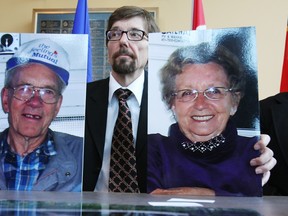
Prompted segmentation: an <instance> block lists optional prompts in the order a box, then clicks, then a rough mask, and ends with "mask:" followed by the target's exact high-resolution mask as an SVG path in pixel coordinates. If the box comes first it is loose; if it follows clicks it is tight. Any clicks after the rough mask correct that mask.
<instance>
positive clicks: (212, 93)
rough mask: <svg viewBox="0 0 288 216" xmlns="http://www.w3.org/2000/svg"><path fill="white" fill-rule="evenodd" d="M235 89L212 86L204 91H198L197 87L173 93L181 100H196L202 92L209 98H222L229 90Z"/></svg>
mask: <svg viewBox="0 0 288 216" xmlns="http://www.w3.org/2000/svg"><path fill="white" fill-rule="evenodd" d="M232 91H233V89H231V88H230V89H228V88H225V87H210V88H208V89H206V90H204V91H198V90H196V89H182V90H179V91H176V92H174V93H172V96H173V97H176V98H177V99H178V100H179V101H181V102H188V101H194V100H196V98H197V97H198V96H199V93H202V94H203V95H204V96H205V97H206V98H207V99H208V100H220V99H222V98H223V97H225V96H226V94H227V92H232Z"/></svg>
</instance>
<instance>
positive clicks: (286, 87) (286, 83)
mask: <svg viewBox="0 0 288 216" xmlns="http://www.w3.org/2000/svg"><path fill="white" fill-rule="evenodd" d="M280 92H288V24H287V28H286V41H285V50H284V59H283V66H282V77H281V84H280Z"/></svg>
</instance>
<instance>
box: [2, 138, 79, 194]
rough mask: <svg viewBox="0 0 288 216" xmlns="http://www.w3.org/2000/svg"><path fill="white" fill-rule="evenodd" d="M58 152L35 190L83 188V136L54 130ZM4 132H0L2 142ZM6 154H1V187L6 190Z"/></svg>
mask: <svg viewBox="0 0 288 216" xmlns="http://www.w3.org/2000/svg"><path fill="white" fill-rule="evenodd" d="M53 137H54V142H55V149H56V151H57V154H56V155H55V156H53V157H51V158H50V161H49V163H48V164H47V167H46V169H45V170H44V171H43V173H42V174H41V176H40V177H39V179H38V180H37V182H36V183H35V185H34V186H33V189H32V190H34V191H73V192H80V191H81V189H82V154H83V138H81V137H77V136H73V135H70V134H65V133H61V132H53ZM2 139H3V132H2V133H0V142H1V141H2ZM3 160H4V154H2V155H0V189H1V190H6V189H7V188H6V183H5V177H4V173H3Z"/></svg>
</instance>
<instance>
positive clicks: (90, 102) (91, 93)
mask: <svg viewBox="0 0 288 216" xmlns="http://www.w3.org/2000/svg"><path fill="white" fill-rule="evenodd" d="M147 92H148V91H147V73H146V72H145V81H144V88H143V95H142V102H141V107H140V116H139V124H138V130H137V140H136V160H137V164H136V166H137V171H138V173H137V176H138V184H139V187H140V191H141V192H142V193H145V192H146V186H147V184H146V176H147V167H146V163H147V99H148V98H147V94H148V93H147ZM108 93H109V78H107V79H104V80H99V81H95V82H92V83H88V85H87V96H86V122H85V148H84V174H83V190H84V191H93V190H94V189H95V185H96V182H97V179H98V176H99V173H100V170H101V167H102V160H103V151H104V144H105V132H106V120H107V107H108ZM111 130H113V128H111Z"/></svg>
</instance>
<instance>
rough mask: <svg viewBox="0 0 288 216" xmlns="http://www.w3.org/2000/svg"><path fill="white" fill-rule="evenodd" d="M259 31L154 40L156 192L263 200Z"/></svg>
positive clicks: (152, 169)
mask: <svg viewBox="0 0 288 216" xmlns="http://www.w3.org/2000/svg"><path fill="white" fill-rule="evenodd" d="M255 38H256V34H255V28H253V27H244V28H229V29H214V30H200V31H181V32H167V33H165V32H162V33H153V34H150V35H149V65H148V67H149V70H148V71H149V82H148V83H149V87H148V95H149V96H148V98H149V99H148V104H149V105H148V134H149V135H148V162H147V163H148V177H147V181H148V183H147V190H148V193H153V194H191V195H213V196H214V195H216V196H261V195H262V186H261V178H262V175H257V174H255V171H254V168H253V167H251V166H250V164H249V161H250V160H251V159H252V158H254V157H257V156H258V155H259V154H260V153H259V151H256V150H254V148H253V145H254V144H255V143H256V142H257V140H258V139H259V135H260V132H259V110H258V81H257V80H258V79H257V57H256V40H255Z"/></svg>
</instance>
